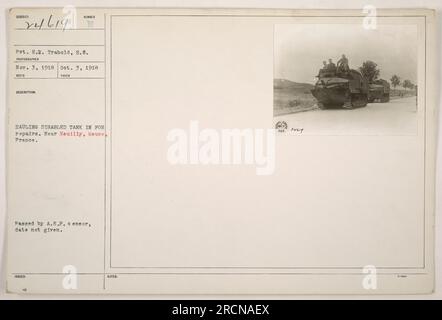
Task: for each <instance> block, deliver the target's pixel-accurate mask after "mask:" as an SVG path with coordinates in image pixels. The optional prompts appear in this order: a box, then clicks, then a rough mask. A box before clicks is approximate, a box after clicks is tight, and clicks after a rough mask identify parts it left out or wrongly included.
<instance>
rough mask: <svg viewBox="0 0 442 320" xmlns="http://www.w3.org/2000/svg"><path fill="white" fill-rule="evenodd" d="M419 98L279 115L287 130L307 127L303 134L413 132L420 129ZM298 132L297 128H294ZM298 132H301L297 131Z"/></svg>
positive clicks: (395, 133)
mask: <svg viewBox="0 0 442 320" xmlns="http://www.w3.org/2000/svg"><path fill="white" fill-rule="evenodd" d="M416 109H417V107H416V97H408V98H402V99H395V100H391V101H390V102H387V103H369V104H368V105H367V106H366V107H363V108H357V109H353V110H347V109H327V110H320V109H316V110H311V111H306V112H299V113H293V114H287V115H282V116H277V117H275V118H274V122H275V123H276V122H278V121H285V122H286V123H287V124H288V130H289V131H290V130H291V129H304V130H303V131H302V132H303V134H338V135H339V134H345V135H347V134H350V135H351V134H356V135H359V134H368V135H384V134H389V135H414V134H416V132H417V115H418V113H417V111H416ZM294 132H295V131H294ZM297 132H299V131H297Z"/></svg>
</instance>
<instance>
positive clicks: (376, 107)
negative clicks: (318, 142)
mask: <svg viewBox="0 0 442 320" xmlns="http://www.w3.org/2000/svg"><path fill="white" fill-rule="evenodd" d="M274 39H275V43H274V45H275V47H274V59H275V64H274V82H273V88H274V105H273V115H274V124H275V128H276V129H277V130H278V131H280V132H287V131H289V132H290V131H291V132H293V133H296V134H299V133H304V134H308V133H312V134H316V133H320V134H322V133H324V134H328V133H330V134H369V135H377V134H399V135H413V134H415V133H416V130H417V114H418V109H419V108H418V99H417V92H418V79H417V71H418V61H417V60H418V51H417V47H418V43H417V39H418V37H417V26H416V25H413V24H403V25H402V24H391V25H387V24H383V25H381V24H378V25H376V26H375V27H374V28H373V27H372V28H371V29H370V28H367V26H364V25H363V24H362V23H360V24H279V25H276V26H275V32H274Z"/></svg>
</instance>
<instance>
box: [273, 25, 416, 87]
mask: <svg viewBox="0 0 442 320" xmlns="http://www.w3.org/2000/svg"><path fill="white" fill-rule="evenodd" d="M342 54H345V55H346V56H347V58H348V60H349V64H350V68H352V69H358V68H359V67H360V66H361V65H362V62H363V61H366V60H372V61H374V62H376V63H377V64H378V67H379V69H380V70H381V73H380V77H381V78H383V79H386V80H390V78H391V76H392V75H393V74H397V75H398V76H399V77H400V78H401V79H402V80H404V79H409V80H411V81H412V82H413V83H417V27H416V25H378V28H377V29H376V30H365V29H364V28H363V27H362V25H360V24H356V25H351V24H346V25H344V24H322V25H321V24H311V25H309V24H285V25H282V24H281V25H277V26H275V69H274V70H275V71H274V73H275V78H277V79H288V80H291V81H295V82H304V83H314V82H315V81H316V78H315V76H316V75H317V74H318V70H319V68H320V67H321V66H322V61H323V60H328V58H332V59H333V62H334V63H336V62H337V60H338V59H339V58H340V57H341V55H342Z"/></svg>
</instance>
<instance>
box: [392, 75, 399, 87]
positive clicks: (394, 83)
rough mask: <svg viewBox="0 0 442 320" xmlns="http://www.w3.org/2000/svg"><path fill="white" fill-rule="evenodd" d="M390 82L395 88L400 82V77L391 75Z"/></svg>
mask: <svg viewBox="0 0 442 320" xmlns="http://www.w3.org/2000/svg"><path fill="white" fill-rule="evenodd" d="M390 82H391V85H392V86H393V88H396V87H397V86H398V85H400V84H401V78H399V77H398V76H397V75H393V76H392V77H391V79H390Z"/></svg>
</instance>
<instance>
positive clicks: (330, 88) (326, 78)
mask: <svg viewBox="0 0 442 320" xmlns="http://www.w3.org/2000/svg"><path fill="white" fill-rule="evenodd" d="M317 77H318V81H317V82H316V84H315V87H314V89H312V90H311V92H312V94H313V96H314V97H315V98H316V100H318V106H319V108H320V109H328V108H339V107H342V108H346V109H353V108H359V107H365V106H366V105H367V103H368V98H369V84H368V81H367V80H366V79H365V78H364V77H363V76H362V74H361V73H360V72H358V71H356V70H353V69H350V70H348V71H346V72H340V71H327V70H321V71H320V72H319V74H318V76H317Z"/></svg>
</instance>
